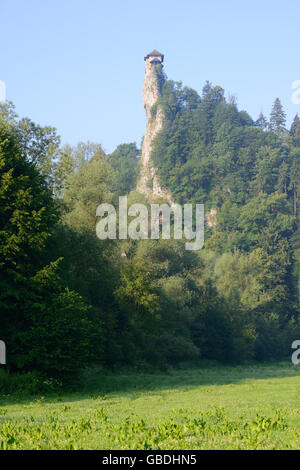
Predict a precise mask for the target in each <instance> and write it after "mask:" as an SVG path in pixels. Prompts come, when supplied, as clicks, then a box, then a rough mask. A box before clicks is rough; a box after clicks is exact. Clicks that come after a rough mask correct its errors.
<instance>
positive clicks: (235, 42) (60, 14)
mask: <svg viewBox="0 0 300 470" xmlns="http://www.w3.org/2000/svg"><path fill="white" fill-rule="evenodd" d="M0 40H1V57H0V80H3V81H5V83H6V89H7V99H8V100H11V101H13V102H14V103H15V105H16V107H17V112H18V113H19V115H20V116H22V117H23V116H28V117H30V118H31V119H33V120H34V121H36V122H38V123H40V124H42V125H46V124H49V125H52V126H55V127H56V128H57V129H58V133H59V134H60V135H61V137H62V142H63V143H70V144H76V143H77V142H78V141H80V140H82V141H87V140H90V141H94V142H100V143H101V144H102V145H103V147H104V149H105V150H106V151H112V150H113V149H114V148H115V147H116V146H117V145H118V144H120V143H124V142H134V141H136V142H137V144H138V145H139V144H140V141H141V138H142V136H143V133H144V127H145V116H144V109H143V106H142V98H141V93H142V84H143V77H144V60H143V58H144V55H146V54H147V53H148V52H150V51H151V50H152V49H154V48H156V49H158V50H160V51H161V52H163V53H164V54H165V71H166V73H167V75H168V77H169V78H170V79H172V80H181V81H182V82H183V84H184V85H187V86H190V87H192V88H195V89H196V90H197V91H198V92H201V89H202V86H203V84H204V82H205V80H207V79H208V80H210V81H211V82H213V84H216V85H221V86H222V87H223V88H225V92H226V95H228V94H234V95H236V96H237V100H238V106H239V108H240V109H246V110H247V111H248V112H249V113H250V115H251V116H252V117H253V118H257V116H258V114H259V113H260V111H263V112H264V113H265V114H266V115H269V113H270V109H271V106H272V103H273V101H274V99H275V98H276V97H277V96H278V97H279V98H280V99H281V101H282V104H283V105H284V108H285V110H286V113H287V116H288V122H289V123H290V121H291V119H292V118H293V116H294V115H295V114H296V112H300V105H295V104H292V102H291V94H292V90H291V84H292V82H293V81H294V80H298V79H300V59H299V55H300V2H299V0H285V1H282V0H280V1H278V0H260V1H257V0H252V1H250V2H241V1H240V0H239V1H237V0H236V1H234V0H226V1H225V0H210V1H207V0H205V1H204V0H185V1H183V0H180V1H179V0H161V1H157V0H151V1H147V2H145V1H143V0H139V1H138V0H124V1H121V0H109V1H102V0H84V1H78V0H26V1H24V0H9V1H4V0H0Z"/></svg>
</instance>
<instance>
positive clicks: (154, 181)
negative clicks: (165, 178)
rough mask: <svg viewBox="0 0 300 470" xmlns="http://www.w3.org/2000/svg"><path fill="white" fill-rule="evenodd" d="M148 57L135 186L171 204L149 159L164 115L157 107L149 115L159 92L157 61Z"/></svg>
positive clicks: (140, 190) (162, 123) (148, 194)
mask: <svg viewBox="0 0 300 470" xmlns="http://www.w3.org/2000/svg"><path fill="white" fill-rule="evenodd" d="M148 56H149V57H148ZM148 56H147V58H145V60H146V71H145V78H144V86H143V105H144V108H145V111H146V117H147V124H146V132H145V136H144V139H143V146H142V156H141V172H140V177H139V180H138V184H137V191H139V192H140V193H143V194H146V195H147V196H150V195H151V196H154V197H158V196H160V197H163V198H164V199H167V200H168V201H170V202H171V201H172V197H171V195H170V194H169V192H168V191H167V189H166V188H162V187H161V186H160V183H159V179H158V176H157V169H156V168H155V167H154V165H153V163H152V162H151V158H150V155H151V150H152V147H151V145H152V142H153V139H154V138H155V136H156V135H157V134H158V133H159V132H160V131H161V130H162V128H163V125H164V113H163V110H162V109H161V107H160V106H158V108H157V110H156V114H155V116H153V117H152V115H151V108H152V106H153V105H154V104H155V103H156V101H157V100H158V98H159V95H160V92H159V86H158V79H157V73H156V67H157V60H155V61H154V62H153V56H151V54H150V55H148ZM162 57H163V56H162Z"/></svg>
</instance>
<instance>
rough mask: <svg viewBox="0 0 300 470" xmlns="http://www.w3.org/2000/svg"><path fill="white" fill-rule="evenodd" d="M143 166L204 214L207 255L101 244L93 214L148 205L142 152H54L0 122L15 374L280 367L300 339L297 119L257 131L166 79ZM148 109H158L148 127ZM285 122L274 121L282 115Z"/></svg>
mask: <svg viewBox="0 0 300 470" xmlns="http://www.w3.org/2000/svg"><path fill="white" fill-rule="evenodd" d="M161 87H162V96H161V98H160V100H159V104H160V105H161V106H163V107H164V110H165V114H166V119H167V122H166V126H165V128H164V129H163V131H162V132H161V133H160V134H159V136H158V137H157V139H156V143H155V147H154V151H153V155H152V158H153V160H154V162H155V165H156V166H157V167H158V170H159V176H160V179H161V182H162V184H163V185H166V186H167V187H168V188H169V189H170V190H171V192H172V194H173V196H174V198H175V199H176V200H177V201H178V202H180V203H182V202H197V203H205V205H206V210H208V211H210V212H209V213H208V218H207V222H208V224H207V227H206V232H207V233H206V242H205V248H204V249H203V250H201V251H200V252H189V251H186V250H185V248H184V243H182V242H181V241H172V240H144V241H132V240H126V241H117V240H105V241H100V240H99V239H98V238H97V237H96V232H95V226H96V208H97V206H98V205H99V204H101V203H103V202H110V203H113V204H114V205H115V206H116V207H117V206H118V196H119V195H125V194H128V203H129V204H132V203H134V202H143V203H145V204H147V201H146V200H145V199H144V197H143V196H142V195H140V194H138V193H136V192H135V185H136V178H137V175H138V171H139V149H138V148H137V147H136V145H135V144H123V145H120V146H118V148H117V149H116V150H115V151H114V152H113V153H112V154H110V155H105V153H104V151H103V149H102V147H101V145H99V144H94V143H87V144H84V143H79V144H78V145H77V146H76V147H70V146H63V147H62V146H61V144H60V139H59V137H58V136H57V134H56V131H55V129H53V128H51V127H41V126H39V125H36V124H35V123H33V122H32V121H30V120H29V119H19V118H18V117H17V116H16V114H15V111H14V108H13V106H12V105H1V109H0V338H1V339H2V340H4V341H5V342H6V345H7V354H8V367H9V369H10V370H11V371H32V370H33V371H38V372H40V373H42V374H45V375H47V376H48V377H54V378H59V379H67V378H71V377H73V376H75V375H76V374H78V372H80V370H82V369H83V368H84V367H86V366H88V365H93V364H101V365H103V366H105V367H108V368H118V367H119V366H124V365H129V366H139V367H146V365H150V366H153V365H155V366H159V367H161V366H165V365H168V364H172V365H176V364H178V363H180V362H182V361H187V360H197V359H213V360H218V361H231V362H241V361H245V360H252V359H256V360H266V359H272V358H279V357H285V356H287V355H288V354H289V353H290V345H291V342H292V340H294V339H296V338H297V336H299V334H300V328H299V326H300V325H299V320H298V312H299V302H298V292H299V267H298V266H299V265H298V264H297V263H298V261H297V260H299V252H298V251H297V250H298V248H299V247H298V245H297V243H298V240H299V236H298V231H297V227H298V222H297V220H298V219H297V217H298V213H297V192H298V186H299V176H298V173H297V172H298V171H299V170H298V168H299V161H300V155H299V152H300V142H299V140H300V138H299V136H300V122H299V119H298V117H296V118H295V121H294V123H293V126H292V129H291V130H290V131H289V132H288V131H287V130H286V129H285V123H284V113H283V110H282V108H281V105H280V102H279V101H276V103H275V105H274V109H273V113H272V116H271V120H270V123H267V122H266V120H265V118H264V117H263V116H260V118H259V120H258V121H257V122H253V121H252V119H251V118H250V117H249V116H248V115H247V113H245V112H239V111H238V110H237V107H236V105H235V104H234V102H233V100H232V101H231V102H229V103H228V102H226V101H225V99H224V92H223V90H222V89H221V88H220V87H212V86H211V85H210V84H209V83H207V84H206V85H205V87H204V90H203V95H202V96H201V97H200V96H198V94H197V93H196V92H195V91H194V90H190V89H188V88H182V86H181V85H180V84H176V83H174V82H170V81H166V80H164V81H162V83H161ZM154 114H155V109H154V110H153V115H154ZM280 116H281V117H280Z"/></svg>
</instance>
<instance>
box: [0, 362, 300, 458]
mask: <svg viewBox="0 0 300 470" xmlns="http://www.w3.org/2000/svg"><path fill="white" fill-rule="evenodd" d="M80 389H81V391H80V392H72V393H66V394H64V393H58V394H54V393H52V394H45V395H44V396H42V395H39V396H25V395H24V396H23V395H22V394H21V393H18V394H17V395H15V394H9V395H2V396H1V398H0V448H1V449H111V450H113V449H149V450H152V449H153V450H155V449H158V450H160V449H168V450H171V449H186V450H187V449H297V448H299V447H300V366H299V367H297V366H293V365H292V364H291V363H277V364H275V363H272V364H261V365H248V366H236V367H228V366H224V367H222V366H214V365H213V366H212V365H209V366H202V367H198V368H189V369H188V368H186V369H177V370H171V371H168V372H166V373H161V372H160V373H156V374H138V373H127V374H107V373H105V374H104V373H103V371H99V370H97V369H94V370H90V371H89V372H88V373H87V374H86V375H85V377H84V378H83V379H82V383H81V384H80Z"/></svg>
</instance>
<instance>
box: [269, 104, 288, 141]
mask: <svg viewBox="0 0 300 470" xmlns="http://www.w3.org/2000/svg"><path fill="white" fill-rule="evenodd" d="M285 123H286V114H285V112H284V110H283V107H282V104H281V102H280V99H279V98H276V100H275V101H274V104H273V107H272V111H271V115H270V130H271V131H273V132H275V134H277V135H283V134H284V133H285V132H286V128H285Z"/></svg>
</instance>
